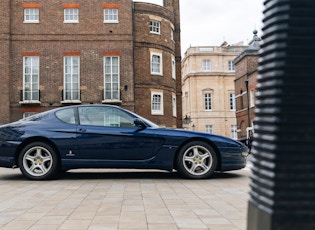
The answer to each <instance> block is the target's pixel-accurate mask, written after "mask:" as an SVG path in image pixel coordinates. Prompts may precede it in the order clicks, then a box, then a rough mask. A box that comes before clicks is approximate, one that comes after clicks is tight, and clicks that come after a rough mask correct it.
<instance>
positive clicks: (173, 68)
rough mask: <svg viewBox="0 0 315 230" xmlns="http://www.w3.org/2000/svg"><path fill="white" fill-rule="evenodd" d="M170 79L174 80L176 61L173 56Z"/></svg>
mask: <svg viewBox="0 0 315 230" xmlns="http://www.w3.org/2000/svg"><path fill="white" fill-rule="evenodd" d="M172 78H173V79H174V80H175V79H176V61H175V57H174V56H172Z"/></svg>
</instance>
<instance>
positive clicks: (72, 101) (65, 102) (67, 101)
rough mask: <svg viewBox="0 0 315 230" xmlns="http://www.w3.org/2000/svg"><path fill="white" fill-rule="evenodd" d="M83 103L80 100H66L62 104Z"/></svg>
mask: <svg viewBox="0 0 315 230" xmlns="http://www.w3.org/2000/svg"><path fill="white" fill-rule="evenodd" d="M81 103H82V102H81V101H79V100H65V101H61V104H81Z"/></svg>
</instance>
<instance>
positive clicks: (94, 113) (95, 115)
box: [79, 106, 135, 127]
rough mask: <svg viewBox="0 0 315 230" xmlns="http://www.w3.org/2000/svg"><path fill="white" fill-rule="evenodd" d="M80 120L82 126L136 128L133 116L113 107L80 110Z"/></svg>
mask: <svg viewBox="0 0 315 230" xmlns="http://www.w3.org/2000/svg"><path fill="white" fill-rule="evenodd" d="M79 119H80V124H81V125H92V126H106V127H135V124H134V122H133V117H132V116H131V115H129V114H128V113H126V112H124V111H121V110H119V109H118V108H112V107H97V106H91V107H88V106H87V107H81V108H79Z"/></svg>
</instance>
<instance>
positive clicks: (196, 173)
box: [176, 141, 218, 179]
mask: <svg viewBox="0 0 315 230" xmlns="http://www.w3.org/2000/svg"><path fill="white" fill-rule="evenodd" d="M176 161H177V168H178V172H179V173H180V174H181V175H182V176H183V177H184V178H189V179H207V178H210V177H211V176H212V175H213V174H214V170H215V169H216V167H217V164H218V158H217V155H216V152H215V151H214V149H213V148H212V147H211V146H210V145H209V144H207V143H205V142H201V141H194V142H191V143H188V144H186V145H185V146H183V147H182V148H181V150H180V152H179V154H178V155H177V159H176Z"/></svg>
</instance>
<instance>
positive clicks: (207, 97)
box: [204, 93, 212, 111]
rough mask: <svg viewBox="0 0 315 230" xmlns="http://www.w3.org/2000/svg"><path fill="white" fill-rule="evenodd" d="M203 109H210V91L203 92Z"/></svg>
mask: <svg viewBox="0 0 315 230" xmlns="http://www.w3.org/2000/svg"><path fill="white" fill-rule="evenodd" d="M204 105H205V111H212V93H205V94H204Z"/></svg>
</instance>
